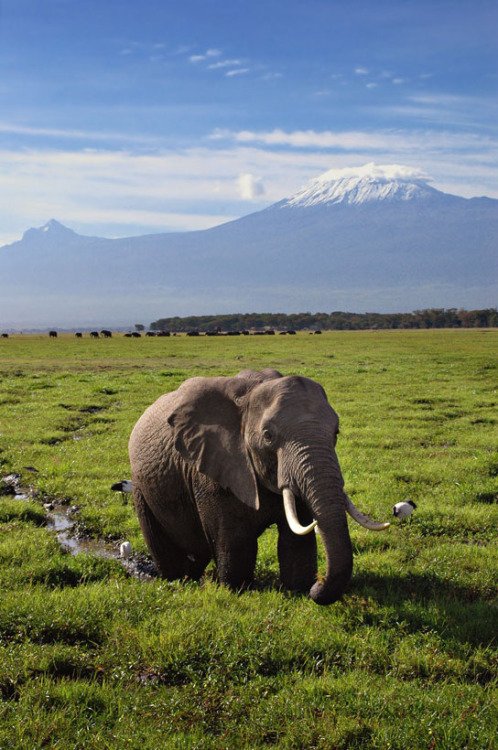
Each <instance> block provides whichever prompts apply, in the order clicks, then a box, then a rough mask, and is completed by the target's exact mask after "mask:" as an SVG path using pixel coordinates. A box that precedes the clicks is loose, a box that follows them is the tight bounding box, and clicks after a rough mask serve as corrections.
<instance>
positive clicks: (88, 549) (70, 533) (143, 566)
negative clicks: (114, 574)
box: [0, 467, 158, 580]
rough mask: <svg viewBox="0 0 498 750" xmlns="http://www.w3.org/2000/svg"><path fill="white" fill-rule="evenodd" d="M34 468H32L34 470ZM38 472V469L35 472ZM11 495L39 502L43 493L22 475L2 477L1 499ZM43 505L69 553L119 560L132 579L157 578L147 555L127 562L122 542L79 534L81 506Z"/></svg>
mask: <svg viewBox="0 0 498 750" xmlns="http://www.w3.org/2000/svg"><path fill="white" fill-rule="evenodd" d="M30 468H32V467H30ZM34 471H36V470H34ZM1 496H4V497H5V496H7V497H11V498H12V499H13V500H19V501H26V500H35V501H38V499H39V497H40V496H39V493H38V492H37V490H36V489H35V488H34V487H33V486H32V485H21V477H20V475H19V474H8V475H6V476H3V477H0V497H1ZM44 499H45V502H43V507H44V509H45V512H46V519H47V527H48V528H49V529H51V530H52V531H53V532H54V533H55V535H56V537H57V540H58V542H59V544H60V545H61V547H62V548H63V549H64V550H66V552H68V553H70V554H71V555H79V554H82V553H83V554H87V555H93V556H95V557H105V558H107V559H112V560H118V561H119V562H120V563H121V565H122V566H123V567H124V568H125V570H126V571H127V572H128V574H129V575H130V576H133V577H134V578H139V579H141V580H152V579H153V578H157V576H158V573H157V569H156V567H155V565H154V563H153V562H152V560H151V559H150V558H149V557H147V556H146V555H140V554H133V555H131V556H130V557H127V558H126V559H125V558H123V557H121V554H120V542H110V541H106V540H105V539H93V538H90V537H85V536H83V535H81V533H78V531H77V515H78V507H77V506H74V505H69V504H68V503H67V502H57V501H54V500H51V501H47V500H46V498H44Z"/></svg>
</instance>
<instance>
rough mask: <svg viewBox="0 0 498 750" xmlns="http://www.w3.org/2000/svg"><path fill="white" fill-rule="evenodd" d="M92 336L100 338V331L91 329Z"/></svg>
mask: <svg viewBox="0 0 498 750" xmlns="http://www.w3.org/2000/svg"><path fill="white" fill-rule="evenodd" d="M90 336H91V337H92V339H98V338H100V337H99V332H98V331H91V332H90Z"/></svg>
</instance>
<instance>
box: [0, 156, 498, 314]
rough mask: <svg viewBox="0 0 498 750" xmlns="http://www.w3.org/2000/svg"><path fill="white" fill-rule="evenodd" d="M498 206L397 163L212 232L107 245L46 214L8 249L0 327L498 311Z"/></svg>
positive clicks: (2, 266)
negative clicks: (451, 190)
mask: <svg viewBox="0 0 498 750" xmlns="http://www.w3.org/2000/svg"><path fill="white" fill-rule="evenodd" d="M497 256H498V200H493V199H490V198H472V199H465V198H461V197H458V196H454V195H449V194H447V193H443V192H441V191H439V190H436V189H435V188H433V187H431V186H430V185H429V184H428V182H427V180H425V179H423V178H421V177H419V176H417V175H414V174H413V171H411V170H409V169H407V168H404V167H399V166H397V165H391V166H388V167H376V166H375V165H367V167H365V168H362V169H361V168H360V169H356V170H350V171H347V170H339V171H337V172H333V171H331V172H326V173H325V174H324V175H322V176H321V177H318V178H316V179H315V180H312V181H311V182H310V183H309V184H308V185H307V186H305V187H304V188H302V189H301V190H299V191H298V192H297V193H296V194H295V195H293V196H290V197H289V198H287V199H285V200H283V201H280V202H279V203H276V204H274V205H272V206H270V207H268V208H266V209H264V210H263V211H259V212H257V213H253V214H250V215H248V216H245V217H243V218H241V219H237V220H236V221H232V222H229V223H227V224H223V225H221V226H218V227H215V228H213V229H207V230H203V231H197V232H184V233H169V234H156V235H146V236H143V237H128V238H123V239H112V240H111V239H103V238H99V237H84V236H81V235H78V234H76V233H75V232H73V231H72V230H70V229H68V228H67V227H65V226H63V225H62V224H60V223H58V222H57V221H54V220H51V221H49V222H48V223H47V224H46V225H45V226H43V227H41V228H39V229H29V230H28V231H27V232H25V234H24V236H23V238H22V239H21V240H20V241H18V242H14V243H12V244H11V245H5V246H3V247H2V248H0V285H1V286H0V288H1V290H2V294H1V295H0V324H1V325H3V326H4V327H8V326H18V327H23V326H24V327H31V326H43V325H54V326H55V325H59V326H65V327H67V326H71V325H81V326H83V325H106V326H119V325H129V324H131V323H132V322H134V321H135V320H143V321H145V322H149V321H151V320H156V319H158V318H160V317H165V316H173V315H179V316H185V315H190V314H197V315H203V314H207V313H213V312H217V313H224V312H226V313H228V312H233V311H234V310H238V311H241V312H244V311H247V312H249V311H251V310H267V311H269V312H272V311H273V312H276V311H283V312H298V311H300V310H313V309H314V310H317V309H324V310H355V311H357V312H367V311H378V312H400V311H401V312H404V311H410V310H414V309H422V308H430V307H441V308H442V307H445V308H450V307H451V308H453V307H455V308H457V307H463V308H473V309H475V308H486V307H494V306H495V305H496V303H497V300H498V294H497V276H498V274H497Z"/></svg>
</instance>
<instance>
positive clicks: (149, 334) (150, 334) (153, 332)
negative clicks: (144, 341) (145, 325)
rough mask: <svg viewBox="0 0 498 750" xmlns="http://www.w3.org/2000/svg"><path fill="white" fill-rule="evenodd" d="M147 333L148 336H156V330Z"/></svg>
mask: <svg viewBox="0 0 498 750" xmlns="http://www.w3.org/2000/svg"><path fill="white" fill-rule="evenodd" d="M145 335H146V336H155V335H156V332H155V331H147V333H146V334H145Z"/></svg>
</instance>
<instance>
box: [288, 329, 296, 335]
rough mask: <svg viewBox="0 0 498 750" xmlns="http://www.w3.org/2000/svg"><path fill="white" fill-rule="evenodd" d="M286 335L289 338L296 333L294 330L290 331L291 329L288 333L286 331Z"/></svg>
mask: <svg viewBox="0 0 498 750" xmlns="http://www.w3.org/2000/svg"><path fill="white" fill-rule="evenodd" d="M287 333H288V334H289V336H295V335H296V332H295V331H294V330H292V329H291V330H290V331H287Z"/></svg>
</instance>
